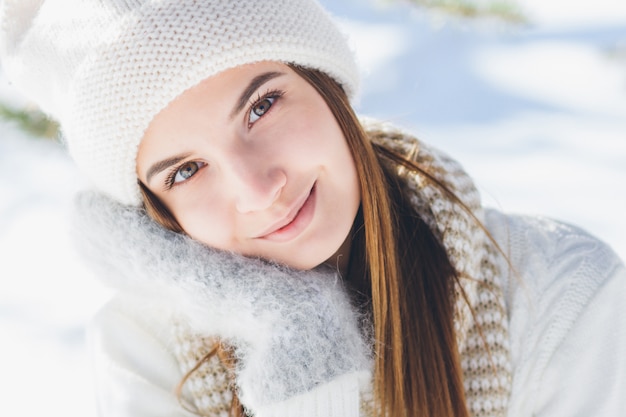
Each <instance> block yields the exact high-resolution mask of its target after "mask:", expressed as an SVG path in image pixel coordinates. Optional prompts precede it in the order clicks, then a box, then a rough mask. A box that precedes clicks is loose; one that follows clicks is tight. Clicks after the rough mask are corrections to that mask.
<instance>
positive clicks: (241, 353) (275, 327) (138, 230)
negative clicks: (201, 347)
mask: <svg viewBox="0 0 626 417" xmlns="http://www.w3.org/2000/svg"><path fill="white" fill-rule="evenodd" d="M74 217H75V220H74V233H75V235H76V236H75V239H76V240H77V247H78V250H79V251H80V252H81V253H82V255H84V256H85V257H86V258H87V260H88V261H91V262H92V263H94V264H95V265H96V271H97V272H99V275H101V276H102V277H103V278H104V280H105V281H107V282H108V283H109V284H112V285H113V286H115V287H116V288H118V289H122V290H125V291H131V292H133V293H135V294H137V293H140V294H142V296H145V297H147V298H151V299H153V300H159V302H160V303H161V302H162V300H167V301H166V302H165V303H164V304H163V308H172V309H173V310H174V311H175V312H176V313H177V314H181V315H182V316H183V317H184V318H185V319H186V320H187V321H188V323H189V325H190V326H191V328H192V329H193V330H194V331H196V332H198V333H200V334H206V335H210V336H217V337H220V338H222V339H223V340H225V341H226V342H228V343H229V344H232V345H233V346H234V347H235V351H236V356H237V358H238V365H237V368H236V381H237V386H238V389H239V395H240V399H241V401H242V403H243V404H244V405H245V407H246V408H247V409H248V410H249V411H251V412H253V413H254V415H256V416H260V417H263V416H269V415H271V416H280V415H294V413H295V414H297V415H301V416H303V415H311V414H308V413H310V412H311V411H310V408H311V407H315V408H317V413H318V415H321V414H319V412H320V411H321V412H322V414H325V415H328V416H347V415H358V407H359V401H358V392H359V386H360V385H361V384H363V383H367V382H368V380H369V375H370V368H371V358H370V348H369V346H368V343H367V341H366V340H365V339H366V338H364V337H363V335H362V334H361V331H360V329H359V323H358V322H359V315H358V313H357V312H356V311H355V310H354V309H353V308H352V307H351V305H350V303H349V300H348V297H347V295H346V292H345V289H344V287H343V285H342V282H341V279H340V277H339V276H338V275H337V273H336V272H334V271H331V270H330V269H322V268H317V269H315V270H312V271H297V270H293V269H289V268H287V267H284V266H279V265H275V264H271V263H269V262H267V261H264V260H260V259H250V258H246V257H243V256H239V255H236V254H232V253H226V252H221V251H217V250H214V249H211V248H208V247H207V246H205V245H203V244H201V243H199V242H197V241H194V240H192V239H191V238H189V237H187V236H185V235H182V234H177V233H173V232H171V231H168V230H165V229H164V228H162V227H161V226H159V225H158V224H156V223H155V222H154V221H153V220H152V219H150V218H149V217H148V216H147V215H146V213H145V211H144V210H142V209H139V208H133V207H128V206H123V205H120V204H118V203H116V202H114V201H113V200H111V199H109V198H107V197H105V196H103V195H100V194H97V193H94V192H86V193H82V194H80V195H79V196H78V198H77V213H76V214H75V216H74ZM324 387H328V388H327V389H325V388H324ZM312 398H314V399H315V401H314V403H313V404H312V403H311V399H312ZM307 409H308V410H307ZM324 410H326V411H324Z"/></svg>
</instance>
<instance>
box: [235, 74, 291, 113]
mask: <svg viewBox="0 0 626 417" xmlns="http://www.w3.org/2000/svg"><path fill="white" fill-rule="evenodd" d="M281 75H285V73H284V72H277V71H270V72H264V73H263V74H259V75H257V76H256V77H254V78H253V79H252V80H251V81H250V83H249V84H248V86H247V87H246V88H245V89H244V90H243V92H242V93H241V95H240V96H239V100H238V101H237V105H236V106H235V107H234V108H233V111H232V112H231V113H230V118H231V119H232V118H234V117H235V116H236V115H237V113H239V112H240V111H241V110H242V109H243V108H244V106H245V105H246V103H247V102H248V100H249V99H250V96H251V95H252V94H253V93H254V92H255V91H256V90H257V89H258V88H259V87H260V86H262V85H263V84H265V83H266V82H268V81H269V80H271V79H274V78H276V77H280V76H281Z"/></svg>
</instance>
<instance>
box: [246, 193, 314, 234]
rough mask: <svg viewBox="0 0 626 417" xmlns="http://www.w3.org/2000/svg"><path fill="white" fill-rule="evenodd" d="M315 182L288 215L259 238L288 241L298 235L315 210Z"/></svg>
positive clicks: (307, 223)
mask: <svg viewBox="0 0 626 417" xmlns="http://www.w3.org/2000/svg"><path fill="white" fill-rule="evenodd" d="M315 200H316V187H315V184H314V185H313V187H312V188H311V190H310V191H309V193H307V194H304V195H303V196H302V197H300V198H299V199H298V200H296V202H295V203H294V204H293V206H292V208H291V209H290V210H289V212H288V213H287V215H286V216H284V217H282V218H281V219H280V220H278V221H276V222H275V223H273V224H272V225H270V226H269V227H268V228H267V229H265V230H264V231H263V232H262V233H260V234H259V235H258V237H257V239H265V240H270V241H275V242H286V241H289V240H291V239H293V238H295V237H296V236H298V235H299V234H300V233H301V232H302V231H303V230H304V229H305V228H306V227H307V226H308V225H309V223H310V222H311V220H312V219H313V214H314V212H315Z"/></svg>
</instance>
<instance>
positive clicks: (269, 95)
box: [246, 89, 285, 128]
mask: <svg viewBox="0 0 626 417" xmlns="http://www.w3.org/2000/svg"><path fill="white" fill-rule="evenodd" d="M284 94H285V92H284V91H282V90H278V89H273V90H268V91H267V92H266V93H265V94H263V95H260V94H259V95H258V96H257V98H256V99H255V100H254V101H252V102H251V103H250V105H249V106H248V111H247V112H246V117H247V118H248V128H250V127H252V125H253V124H255V123H256V122H257V121H258V120H259V119H261V118H263V116H265V115H266V114H267V112H269V111H270V110H271V108H272V106H273V105H274V104H275V103H276V101H274V102H272V106H270V108H269V109H268V110H267V111H266V112H265V113H263V114H262V115H261V116H257V117H258V118H259V119H257V120H255V121H254V122H252V121H250V114H251V113H252V111H253V109H254V107H255V106H257V105H258V104H260V103H261V102H262V101H263V100H267V99H274V100H278V99H279V98H281V97H282V96H283V95H284Z"/></svg>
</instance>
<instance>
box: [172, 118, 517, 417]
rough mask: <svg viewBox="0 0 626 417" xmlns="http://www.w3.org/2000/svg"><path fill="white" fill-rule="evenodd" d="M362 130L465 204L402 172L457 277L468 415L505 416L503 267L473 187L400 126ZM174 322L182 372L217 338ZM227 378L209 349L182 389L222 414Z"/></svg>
mask: <svg viewBox="0 0 626 417" xmlns="http://www.w3.org/2000/svg"><path fill="white" fill-rule="evenodd" d="M367 130H368V134H369V136H370V138H371V140H372V141H373V142H376V143H379V144H382V145H384V146H386V147H388V148H391V149H394V150H396V151H400V152H401V153H403V154H405V155H408V156H410V157H411V158H412V159H414V160H415V161H416V162H417V163H418V164H419V165H420V166H421V167H423V168H424V170H425V171H427V172H429V173H430V174H431V175H433V176H434V177H435V178H437V180H439V181H441V182H442V183H443V184H444V185H445V186H447V187H448V189H449V190H451V191H452V192H453V193H454V194H455V195H456V197H458V198H459V199H460V200H461V201H462V202H463V204H464V205H465V207H466V208H467V209H469V211H470V212H469V213H468V211H467V210H466V209H465V208H463V207H462V206H461V205H459V204H458V203H457V202H455V201H454V199H453V198H451V197H449V196H448V195H446V194H445V193H444V192H443V191H442V190H441V189H440V188H438V187H437V186H435V185H434V184H433V183H432V182H431V181H430V180H429V179H428V178H425V177H424V176H422V175H420V174H414V173H408V172H400V175H402V176H403V177H405V178H406V180H407V183H408V189H407V192H408V193H410V198H411V202H412V203H413V204H414V206H415V207H416V209H417V211H418V212H419V214H420V215H421V216H422V217H423V219H424V220H425V221H426V222H427V223H428V225H429V226H430V227H431V229H432V230H433V231H435V233H436V234H437V235H438V237H439V238H440V239H441V242H442V243H443V245H444V247H445V248H446V250H447V253H448V256H449V257H450V259H451V261H452V263H453V265H454V266H455V268H456V270H457V271H458V273H459V274H460V277H461V283H462V284H461V285H460V287H461V288H457V303H456V323H455V324H456V325H455V328H456V332H457V342H458V348H459V353H460V356H461V366H462V369H463V377H464V386H465V395H466V400H467V405H468V409H469V411H470V415H472V416H474V417H504V416H505V415H506V411H507V404H508V398H509V394H510V391H511V365H510V355H509V336H508V325H507V315H506V309H505V305H504V297H503V294H502V290H501V288H500V279H501V277H502V274H504V273H505V272H506V271H501V270H500V269H499V268H498V266H497V265H498V262H497V257H499V256H501V254H500V253H499V252H498V250H497V248H496V246H495V244H494V243H493V242H492V241H491V240H490V239H489V238H488V236H487V234H486V232H485V231H484V229H483V228H482V227H481V223H482V220H483V213H482V207H481V202H480V196H479V194H478V191H477V190H476V188H475V186H474V183H473V181H472V180H471V178H469V176H468V175H467V174H466V173H465V172H464V171H463V169H462V168H461V166H460V165H459V164H458V163H457V162H456V161H454V160H453V159H451V158H449V157H447V156H446V155H443V154H442V153H440V152H438V151H436V150H434V149H432V148H430V147H428V146H427V145H425V144H423V143H421V142H419V141H417V140H416V139H415V138H413V137H411V136H409V135H407V134H405V133H403V132H400V131H398V130H397V129H392V128H389V127H386V126H381V125H375V126H374V125H371V124H370V126H368V129H367ZM479 222H480V223H479ZM466 300H467V301H468V302H469V303H468V302H466ZM174 329H175V332H176V340H177V346H176V349H175V353H176V356H177V358H178V361H179V364H180V368H181V371H182V372H183V373H187V372H188V371H189V370H190V369H192V368H193V367H194V366H195V365H196V364H197V363H198V361H199V360H201V359H202V358H203V357H204V356H205V355H206V354H207V353H208V352H209V351H210V350H211V349H212V347H213V345H214V341H213V340H212V339H209V338H204V337H200V336H197V335H194V334H193V333H192V332H191V331H190V330H189V328H187V327H185V326H184V325H182V324H179V325H176V326H174ZM231 384H232V378H231V376H230V375H229V372H228V371H227V369H226V367H225V366H224V365H223V364H222V362H221V361H220V360H219V358H218V357H217V356H213V357H211V359H210V360H208V361H206V362H205V363H203V364H202V366H201V367H200V368H199V369H198V370H197V371H195V372H194V373H192V374H191V377H190V378H189V380H188V381H187V383H186V384H185V389H186V392H187V394H188V395H189V396H190V400H191V401H192V402H193V405H194V406H195V409H196V410H197V412H198V413H199V414H200V415H205V416H224V417H226V416H228V410H229V408H230V403H231V400H232V387H231ZM361 409H362V414H363V415H365V416H374V411H373V410H374V408H373V405H372V402H371V396H370V395H364V396H363V397H362V399H361Z"/></svg>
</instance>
